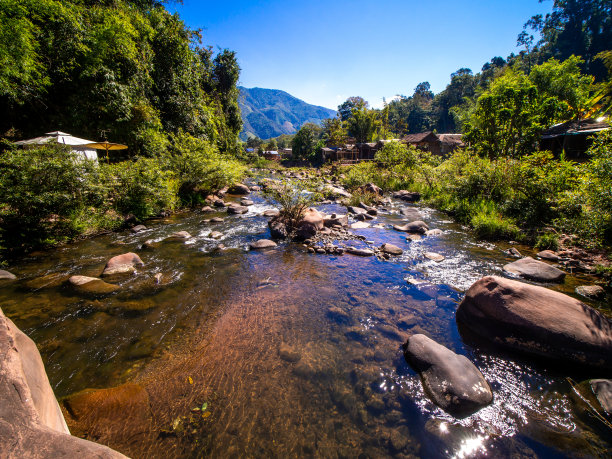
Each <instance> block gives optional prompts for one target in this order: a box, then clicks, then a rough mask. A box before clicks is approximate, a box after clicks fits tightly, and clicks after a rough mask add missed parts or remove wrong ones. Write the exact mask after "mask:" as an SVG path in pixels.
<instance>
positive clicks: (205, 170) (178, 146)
mask: <svg viewBox="0 0 612 459" xmlns="http://www.w3.org/2000/svg"><path fill="white" fill-rule="evenodd" d="M167 161H168V164H167V168H168V169H169V171H171V172H172V173H173V174H174V177H175V180H176V182H177V183H178V190H179V196H180V198H181V199H182V201H183V203H186V204H193V203H198V202H200V201H202V200H203V198H204V197H205V196H206V195H207V194H209V193H210V192H212V191H214V190H218V189H221V188H223V187H224V186H226V185H230V184H232V183H235V182H237V181H238V180H239V179H240V177H242V175H243V174H244V172H245V167H244V166H243V165H242V164H241V163H239V162H238V161H236V160H233V159H231V158H229V157H224V156H223V155H221V154H219V152H218V150H217V148H216V147H215V146H214V145H211V144H210V143H209V142H208V141H206V140H203V139H199V138H197V137H193V136H191V135H189V134H187V133H185V132H182V131H181V132H179V133H178V134H176V135H173V136H172V139H171V147H170V149H169V155H168V158H167Z"/></svg>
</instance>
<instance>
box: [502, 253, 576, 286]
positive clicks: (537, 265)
mask: <svg viewBox="0 0 612 459" xmlns="http://www.w3.org/2000/svg"><path fill="white" fill-rule="evenodd" d="M504 271H506V272H508V273H510V274H514V275H516V276H519V277H522V278H523V279H527V280H532V281H536V282H563V279H564V278H565V273H564V272H563V271H561V270H560V269H557V268H555V267H554V266H551V265H549V264H546V263H544V262H543V261H537V260H534V259H533V258H531V257H525V258H521V259H520V260H517V261H514V262H512V263H508V264H507V265H505V266H504Z"/></svg>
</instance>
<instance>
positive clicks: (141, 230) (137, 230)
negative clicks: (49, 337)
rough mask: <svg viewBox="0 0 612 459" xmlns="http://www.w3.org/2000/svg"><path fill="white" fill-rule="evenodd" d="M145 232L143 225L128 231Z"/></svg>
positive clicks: (145, 228)
mask: <svg viewBox="0 0 612 459" xmlns="http://www.w3.org/2000/svg"><path fill="white" fill-rule="evenodd" d="M146 230H147V227H146V226H144V225H136V226H134V227H133V228H132V229H131V230H130V231H131V232H132V233H141V232H143V231H146Z"/></svg>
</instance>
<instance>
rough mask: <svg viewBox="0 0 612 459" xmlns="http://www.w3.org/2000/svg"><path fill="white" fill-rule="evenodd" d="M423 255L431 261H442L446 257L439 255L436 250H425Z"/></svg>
mask: <svg viewBox="0 0 612 459" xmlns="http://www.w3.org/2000/svg"><path fill="white" fill-rule="evenodd" d="M423 256H424V257H425V258H428V259H429V260H431V261H435V262H436V263H440V262H441V261H444V260H445V259H446V258H445V257H444V255H440V254H439V253H436V252H425V253H424V254H423Z"/></svg>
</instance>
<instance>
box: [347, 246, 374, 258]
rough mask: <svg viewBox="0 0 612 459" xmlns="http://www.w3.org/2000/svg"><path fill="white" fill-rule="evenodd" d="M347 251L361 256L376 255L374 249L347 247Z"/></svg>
mask: <svg viewBox="0 0 612 459" xmlns="http://www.w3.org/2000/svg"><path fill="white" fill-rule="evenodd" d="M346 253H350V254H351V255H357V256H360V257H371V256H372V255H374V251H373V250H370V249H358V248H357V247H347V248H346Z"/></svg>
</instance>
